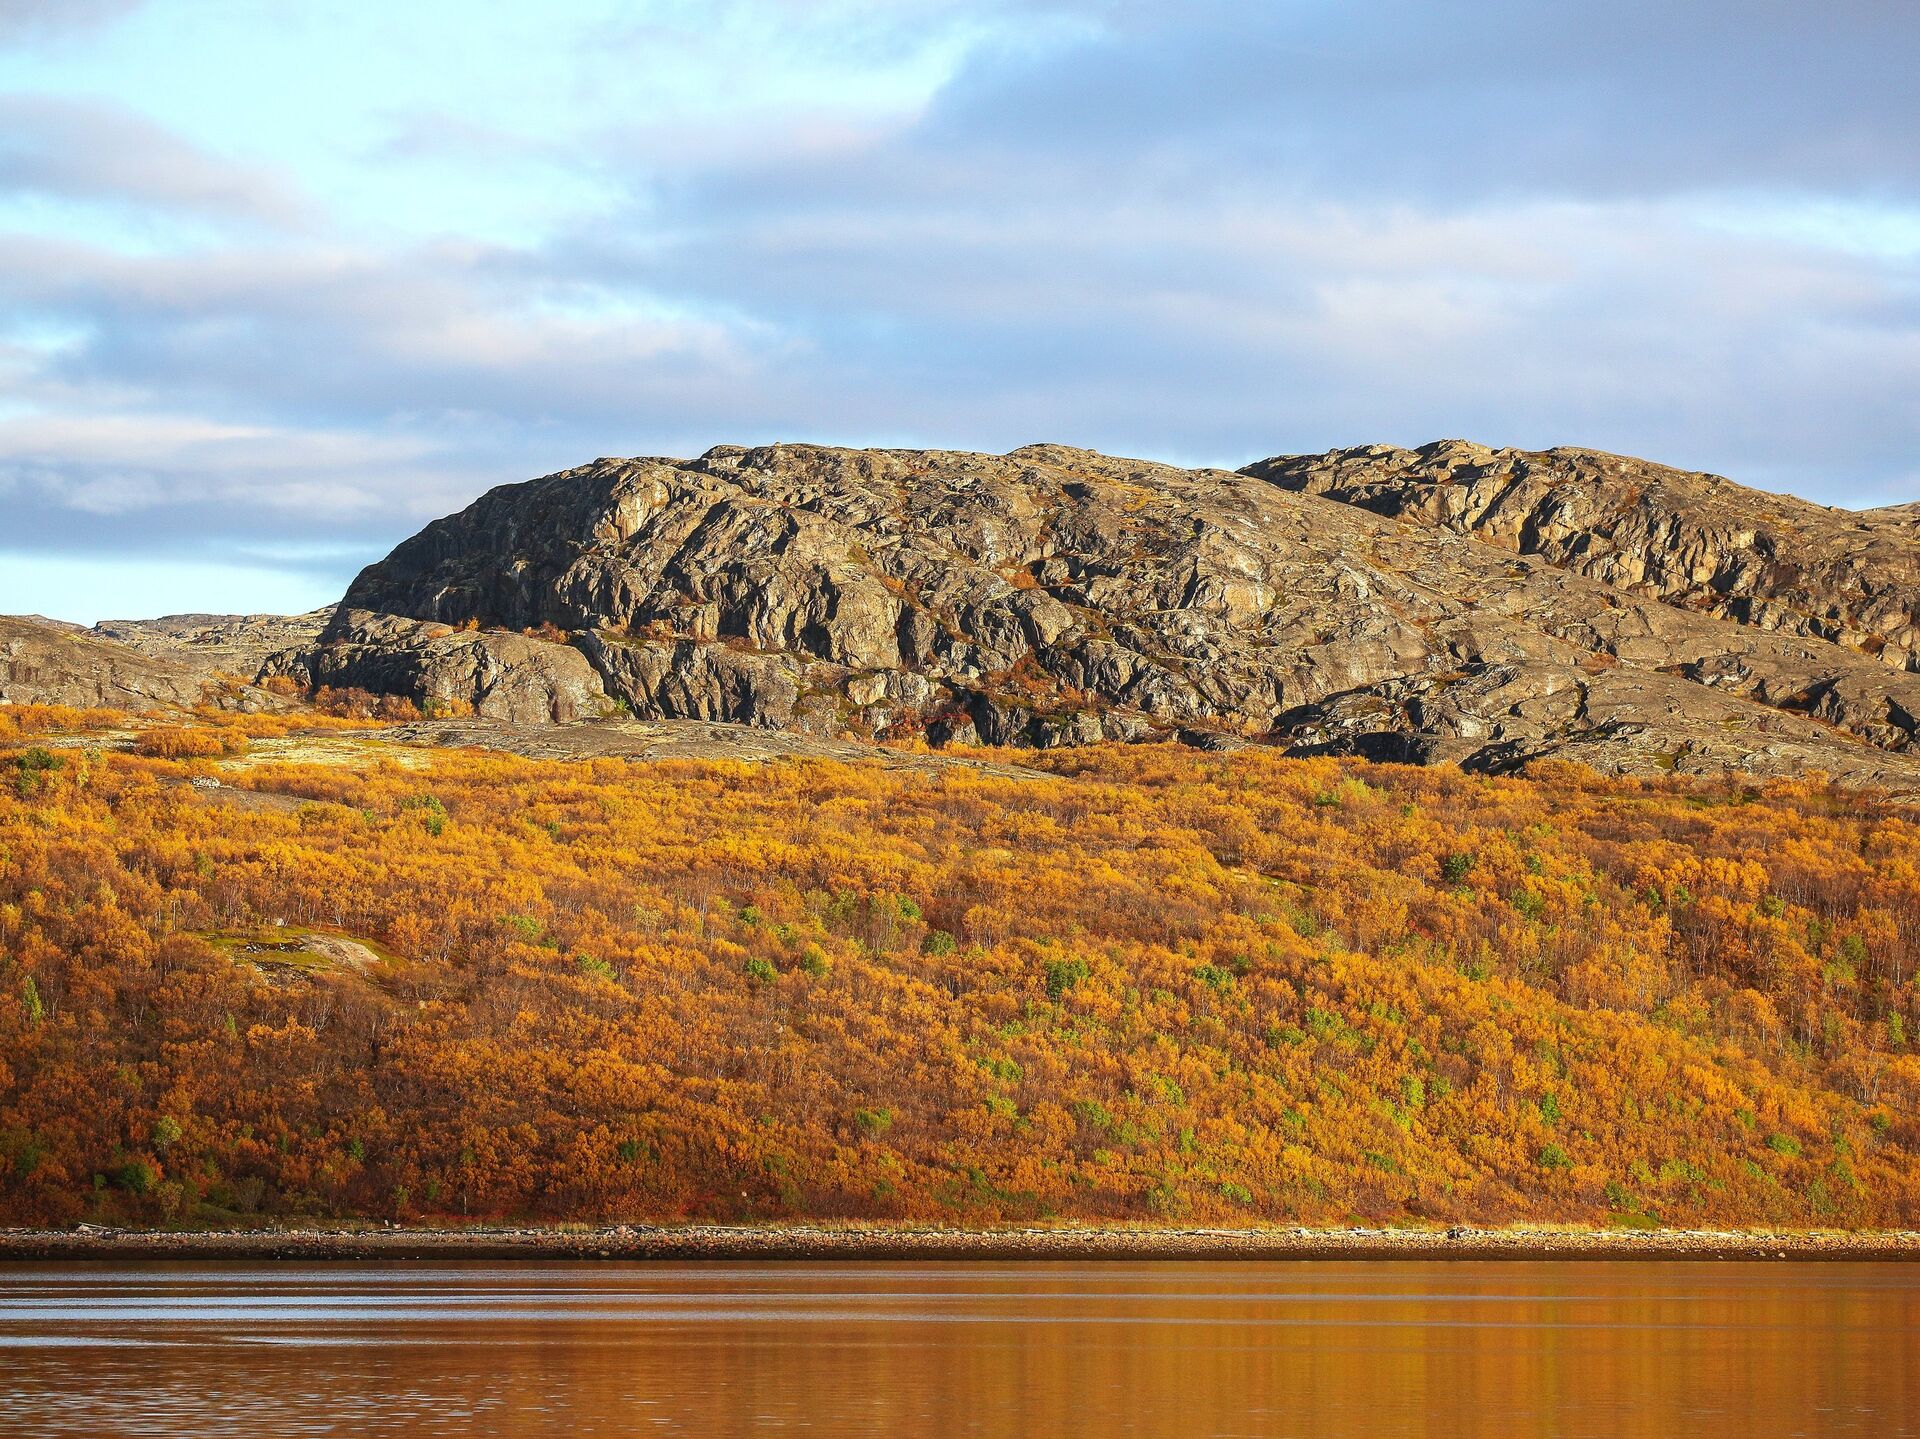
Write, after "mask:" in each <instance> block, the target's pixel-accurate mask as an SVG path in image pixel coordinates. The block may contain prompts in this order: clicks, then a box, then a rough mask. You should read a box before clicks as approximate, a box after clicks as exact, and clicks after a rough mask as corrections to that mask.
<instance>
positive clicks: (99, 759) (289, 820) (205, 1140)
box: [0, 711, 1920, 1226]
mask: <svg viewBox="0 0 1920 1439" xmlns="http://www.w3.org/2000/svg"><path fill="white" fill-rule="evenodd" d="M202 720H203V721H204V722H202V723H196V725H194V726H192V727H188V728H180V727H177V726H176V727H159V728H143V727H142V726H141V725H139V724H138V723H134V724H131V725H129V723H128V722H127V721H125V720H124V718H123V717H119V716H113V715H92V716H90V715H84V714H74V713H57V712H50V711H12V712H0V721H3V724H0V741H4V744H5V748H4V750H0V769H4V772H5V775H6V778H7V783H6V784H5V786H4V788H0V1163H3V1164H4V1169H0V1173H4V1174H5V1175H6V1182H5V1183H4V1185H0V1220H4V1221H6V1222H11V1223H28V1222H34V1223H67V1222H72V1221H75V1220H94V1221H100V1222H121V1221H128V1220H132V1221H142V1222H161V1221H165V1222H174V1223H197V1224H218V1223H235V1222H246V1223H258V1222H260V1221H261V1220H262V1219H264V1218H267V1217H271V1216H285V1215H326V1216H348V1215H358V1216H369V1217H376V1218H401V1219H411V1220H417V1221H426V1222H431V1221H433V1220H436V1219H458V1218H474V1217H482V1216H499V1215H515V1216H531V1217H544V1218H549V1219H584V1218H600V1217H615V1218H624V1219H642V1218H676V1217H709V1218H722V1219H774V1218H781V1217H794V1216H814V1217H844V1216H855V1217H873V1218H910V1219H915V1220H929V1219H931V1220H942V1221H947V1222H952V1223H984V1222H992V1221H997V1220H1009V1219H1018V1220H1026V1219H1036V1218H1037V1219H1045V1218H1049V1217H1053V1218H1077V1219H1087V1220H1143V1221H1146V1220H1176V1219H1179V1220H1194V1221H1206V1222H1217V1223H1226V1224H1237V1223H1247V1222H1258V1221H1280V1220H1285V1221H1289V1222H1293V1221H1300V1222H1310V1223H1339V1222H1344V1221H1347V1220H1350V1219H1353V1218H1356V1217H1357V1218H1361V1219H1365V1220H1369V1221H1381V1220H1385V1221H1402V1220H1430V1221H1453V1220H1462V1221H1471V1222H1479V1223H1489V1222H1501V1221H1509V1220H1516V1219H1531V1220H1541V1221H1582V1222H1591V1223H1599V1224H1605V1223H1614V1224H1627V1225H1650V1224H1654V1223H1665V1224H1676V1225H1703V1224H1782V1225H1801V1226H1804V1225H1823V1226H1880V1225H1891V1224H1908V1225H1910V1224H1912V1223H1913V1222H1914V1221H1915V1220H1916V1219H1920V1163H1916V1160H1917V1159H1920V1121H1917V1120H1916V1117H1915V1116H1916V1114H1920V1107H1917V1103H1916V1102H1917V1101H1920V1057H1917V1056H1916V1055H1915V1053H1914V1048H1913V1036H1914V1033H1915V1030H1914V1026H1915V1024H1916V1022H1920V1012H1917V1010H1916V998H1915V994H1914V973H1915V963H1916V959H1917V958H1920V955H1917V954H1916V946H1917V945H1920V939H1917V938H1916V936H1917V935H1920V924H1917V923H1916V920H1917V919H1920V829H1917V828H1916V827H1915V825H1914V823H1913V821H1912V818H1911V812H1910V811H1908V810H1906V809H1904V808H1902V807H1898V806H1895V805H1892V804H1889V803H1888V802H1886V801H1885V800H1882V799H1876V798H1872V797H1868V796H1863V795H1860V794H1850V793H1847V792H1844V791H1839V790H1834V789H1830V788H1828V787H1826V786H1824V785H1821V784H1817V783H1806V782H1791V781H1776V782H1773V783H1770V784H1767V785H1764V786H1760V785H1748V784H1742V783H1737V782H1716V783H1702V782H1689V781H1686V780H1684V779H1681V778H1678V777H1673V776H1666V777H1661V778H1658V779H1652V780H1633V779H1618V778H1607V777H1603V776H1600V775H1597V774H1595V773H1594V772H1592V771H1590V770H1584V769H1581V768H1578V767H1575V766H1570V765H1551V764H1550V765H1545V766H1541V767H1537V768H1536V769H1535V770H1534V771H1533V774H1532V778H1531V779H1530V780H1525V781H1523V780H1516V779H1505V778H1497V777H1489V776H1485V775H1470V774H1463V773H1461V772H1460V771H1458V770H1456V769H1453V768H1450V767H1444V766H1441V767H1429V768H1415V767H1408V766H1398V765H1380V764H1370V763H1366V762H1362V761H1355V760H1336V759H1332V758H1319V759H1308V760H1299V759H1287V758H1284V757H1282V756H1280V755H1279V754H1278V753H1277V752H1275V751H1274V750H1272V749H1268V748H1263V747H1258V746H1255V747H1248V748H1244V749H1241V750H1239V751H1236V752H1233V753H1225V754H1221V753H1208V752H1204V751H1199V750H1196V749H1193V748H1191V747H1185V746H1180V745H1174V744H1159V745H1133V746H1123V745H1100V746H1093V747H1088V748H1081V749H1053V750H1046V751H1040V752H1032V751H1027V752H1008V751H1002V752H999V753H987V754H955V755H953V756H952V759H951V760H943V759H940V758H939V757H937V756H935V757H932V758H931V759H929V760H928V762H926V763H916V764H913V765H904V764H903V765H895V766H892V767H884V766H882V765H880V764H877V763H873V762H866V761H862V762H853V763H849V762H844V761H840V760H836V759H829V758H812V757H804V756H802V757H785V758H782V757H770V758H768V759H766V760H764V761H763V762H759V763H743V762H738V761H710V760H683V759H656V760H652V761H636V760H631V759H616V758H600V759H586V760H572V761H550V760H531V759H524V758H519V757H515V756H507V755H500V754H489V753H484V752H478V751H470V750H462V751H445V750H443V751H432V750H423V749H420V748H417V747H413V746H409V745H403V744H398V743H394V742H391V741H389V740H388V739H386V738H384V737H383V736H384V735H385V733H386V732H385V731H378V730H376V731H365V730H360V731H356V730H354V729H352V728H349V727H343V725H342V724H341V722H337V721H336V722H333V724H332V726H331V727H330V728H329V729H327V730H325V731H323V732H313V733H307V732H304V731H303V730H302V727H301V722H300V721H299V720H298V719H297V718H293V717H287V716H245V715H234V714H219V713H217V712H214V711H206V712H204V714H203V716H202ZM249 736H250V737H251V738H249ZM142 751H144V753H143V752H142ZM907 753H912V752H907ZM165 755H175V756H198V757H194V758H163V757H160V756H165ZM974 760H984V761H988V762H989V763H988V764H985V765H982V764H976V763H962V762H955V761H974ZM216 781H217V782H216Z"/></svg>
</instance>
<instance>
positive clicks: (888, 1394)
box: [0, 1262, 1920, 1439]
mask: <svg viewBox="0 0 1920 1439" xmlns="http://www.w3.org/2000/svg"><path fill="white" fill-rule="evenodd" d="M1917 1335H1920V1266H1900V1265H1877V1264H1661V1263H1604V1264H1570V1263H1569V1264H1540V1263H1477V1262H1476V1263H1455V1264H1437V1263H1436V1264H1428V1263H1400V1262H1371V1263H1213V1264H1186V1263H1181V1264H1152V1263H1097V1264H1096V1263H1085V1264H1083V1263H1035V1264H1023V1265H1006V1264H987V1263H980V1264H958V1263H954V1264H938V1265H928V1264H835V1265H824V1264H821V1265H816V1264H807V1265H799V1264H782V1265H777V1266H767V1265H754V1264H699V1265H693V1264H687V1265H639V1264H602V1265H598V1266H591V1265H560V1264H539V1265H515V1266H506V1265H492V1264H406V1265H388V1266H378V1267H376V1266H347V1265H334V1266H299V1267H292V1266H280V1267H267V1266H221V1265H128V1266H109V1265H75V1266H68V1267H66V1268H63V1269H54V1268H51V1267H34V1268H7V1269H0V1433H5V1434H9V1435H12V1434H29V1435H35V1436H57V1435H87V1436H103V1435H149V1434H151V1435H169V1436H183V1435H228V1434H232V1435H247V1436H255V1435H275V1436H283V1435H334V1434H341V1435H347V1434H351V1435H382V1434H394V1435H407V1436H431V1435H460V1436H479V1435H486V1436H493V1435H500V1436H521V1435H546V1434H554V1435H559V1434H566V1435H581V1436H587V1435H615V1434H618V1435H631V1434H641V1435H644V1434H661V1435H694V1436H702V1439H706V1436H724V1435H734V1434H805V1435H827V1436H841V1435H850V1436H864V1435H875V1436H887V1439H944V1436H961V1435H981V1436H989V1435H990V1436H1000V1435H1023V1436H1024V1435H1032V1436H1045V1439H1055V1436H1075V1435H1086V1436H1095V1435H1099V1436H1105V1435H1139V1436H1168V1439H1174V1436H1178V1439H1207V1436H1239V1435H1301V1436H1314V1439H1329V1436H1331V1439H1339V1436H1347V1435H1355V1436H1358V1435H1366V1436H1370V1439H1371V1436H1381V1435H1394V1434H1418V1435H1434V1436H1440V1435H1446V1436H1453V1435H1476V1434H1486V1435H1500V1436H1525V1435H1554V1436H1562V1439H1576V1436H1585V1435H1592V1436H1596V1439H1601V1436H1604V1439H1631V1436H1636V1435H1647V1436H1653V1435H1659V1436H1663V1439H1664V1436H1672V1435H1684V1436H1686V1439H1717V1436H1722V1435H1733V1436H1739V1439H1767V1436H1774V1435H1848V1434H1858V1435H1872V1436H1876V1439H1895V1436H1900V1435H1909V1434H1920V1417H1916V1411H1917V1410H1920V1339H1917V1338H1916V1336H1917Z"/></svg>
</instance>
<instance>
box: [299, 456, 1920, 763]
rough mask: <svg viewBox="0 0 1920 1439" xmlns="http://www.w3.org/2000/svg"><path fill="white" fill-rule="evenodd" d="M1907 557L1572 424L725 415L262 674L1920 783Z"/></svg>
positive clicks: (523, 712)
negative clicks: (1244, 443) (1084, 445)
mask: <svg viewBox="0 0 1920 1439" xmlns="http://www.w3.org/2000/svg"><path fill="white" fill-rule="evenodd" d="M1476 456H1477V457H1480V458H1479V459H1473V457H1476ZM1470 460H1471V461H1472V463H1469V461H1470ZM1503 467H1504V468H1503ZM1509 471H1513V472H1514V473H1515V474H1519V473H1520V472H1522V471H1524V475H1523V476H1522V477H1521V478H1520V479H1514V478H1513V476H1512V475H1510V474H1509ZM1363 482H1364V483H1363ZM1369 486H1371V487H1369ZM1496 493H1497V494H1499V495H1503V496H1505V499H1504V500H1502V501H1500V502H1496V501H1495V500H1494V499H1493V498H1490V496H1493V495H1494V494H1496ZM1436 494H1437V495H1443V496H1444V497H1445V499H1444V503H1443V502H1442V501H1440V500H1435V499H1432V498H1431V496H1433V495H1436ZM1383 495H1385V496H1386V498H1383ZM1389 500H1391V503H1389ZM1379 508H1385V509H1389V510H1391V512H1392V517H1391V518H1386V517H1382V516H1381V515H1378V514H1375V513H1372V510H1373V509H1379ZM1815 516H1817V517H1818V520H1819V523H1818V524H1817V525H1816V524H1815V523H1814V517H1815ZM1769 517H1771V518H1769ZM1767 525H1771V526H1772V528H1770V529H1769V528H1766V526H1767ZM1456 531H1460V532H1456ZM1492 540H1500V541H1501V543H1492V542H1489V541H1492ZM1508 540H1511V543H1508V542H1507V541H1508ZM1856 540H1857V545H1856V544H1855V541H1856ZM1850 546H1853V547H1852V548H1850ZM1916 573H1920V544H1917V543H1916V540H1915V538H1914V533H1913V530H1912V527H1911V526H1910V525H1908V524H1906V523H1904V522H1901V521H1899V520H1898V519H1897V517H1881V518H1877V519H1876V518H1872V517H1843V516H1840V515H1837V514H1836V513H1834V512H1830V511H1824V510H1820V509H1819V507H1817V506H1812V505H1807V504H1805V503H1804V502H1800V501H1787V500H1781V499H1778V498H1776V497H1769V496H1762V495H1759V494H1758V492H1755V491H1748V490H1742V489H1741V488H1740V487H1739V486H1736V485H1732V484H1731V483H1730V482H1727V481H1718V480H1713V481H1710V480H1708V479H1707V478H1705V477H1698V476H1693V477H1687V476H1680V475H1678V474H1677V472H1673V471H1667V470H1663V469H1661V468H1660V467H1659V466H1652V465H1647V464H1645V463H1643V462H1641V461H1635V460H1622V459H1618V458H1616V457H1599V456H1592V455H1588V454H1585V453H1584V452H1581V453H1578V454H1574V453H1572V452H1555V454H1554V455H1553V456H1533V457H1525V456H1518V454H1517V452H1511V451H1500V452H1494V451H1482V450H1478V449H1476V448H1474V447H1463V446H1452V447H1449V446H1429V447H1427V448H1426V449H1425V450H1421V451H1391V452H1389V451H1378V450H1368V451H1336V452H1334V453H1333V454H1331V455H1328V456H1318V457H1305V458H1294V459H1290V460H1286V461H1270V462H1267V463H1266V464H1263V465H1260V466H1255V467H1252V468H1251V469H1250V471H1249V472H1247V473H1243V474H1230V473H1226V472H1223V471H1204V470H1203V471H1191V470H1179V469H1174V468H1170V467H1168V466H1164V465H1155V464H1149V463H1146V462H1142V461H1136V460H1124V459H1115V458H1111V457H1108V456H1103V455H1096V454H1092V453H1090V452H1087V451H1083V450H1071V449H1065V448H1062V447H1059V446H1044V445H1041V446H1030V447H1028V448H1025V449H1021V450H1016V451H1014V452H1012V453H1011V454H1008V455H979V454H967V453H958V452H940V451H904V450H886V451H877V450H875V451H866V450H833V449H824V448H818V447H812V446H805V445H779V446H769V447H764V448H760V449H751V450H747V449H740V448H738V447H729V446H722V447H719V448H716V449H714V450H711V451H709V452H708V453H707V454H705V455H703V456H702V457H700V458H699V459H697V460H691V461H681V460H664V459H639V460H601V461H596V462H595V463H593V464H591V465H587V466H584V467H582V468H580V469H576V470H569V471H566V472H564V473H561V474H556V475H550V476H547V477H546V478H544V479H539V480H534V481H529V482H527V483H525V484H518V485H508V486H503V487H501V488H499V489H496V490H493V491H491V492H489V493H488V494H487V495H485V496H483V497H482V498H481V499H479V500H477V501H475V502H474V504H473V505H471V506H469V507H468V508H467V509H466V510H463V511H462V512H460V513H459V514H457V515H453V516H449V517H448V518H446V519H443V520H439V521H436V522H434V523H433V524H431V525H429V526H427V527H426V529H424V530H423V531H421V533H420V534H418V535H416V536H415V537H413V538H412V539H410V540H407V541H406V542H405V543H403V544H401V545H400V546H399V547H398V548H397V549H396V550H394V552H393V553H392V554H391V555H390V556H388V557H387V558H386V559H385V560H383V561H381V562H379V563H378V564H375V565H372V566H370V567H368V569H367V570H365V571H364V572H363V573H362V574H361V575H360V577H359V578H358V579H357V580H356V581H355V582H354V583H353V585H352V586H351V587H350V589H349V590H348V592H347V595H346V597H345V599H344V601H343V602H342V604H341V606H340V608H339V609H338V611H337V612H336V613H335V615H334V617H333V619H332V622H331V623H330V625H329V626H328V628H327V631H326V633H325V635H324V636H323V638H322V642H321V643H320V644H319V645H318V646H315V647H311V648H307V649H302V650H298V651H294V652H289V653H287V654H284V655H282V656H279V657H278V658H276V659H275V660H273V661H270V662H269V666H268V672H269V673H274V674H279V675H281V676H283V677H289V678H291V679H293V680H294V681H295V682H297V683H299V684H301V685H304V686H306V687H308V688H310V689H311V688H321V687H326V688H334V689H364V690H368V691H370V692H373V693H379V694H391V695H401V696H404V697H406V698H407V699H408V700H409V701H410V702H412V703H415V704H417V705H419V706H421V707H423V708H426V709H428V710H430V711H431V710H436V709H437V710H441V711H448V712H462V711H466V710H469V709H472V710H477V711H478V713H479V714H480V715H482V716H483V717H497V718H502V719H506V720H510V721H513V722H519V723H525V722H536V721H541V720H569V719H576V718H584V717H591V716H593V715H596V714H602V713H606V712H609V711H611V710H615V709H619V710H624V711H626V712H628V713H631V714H633V715H635V716H638V717H643V718H695V719H715V720H729V721H739V722H744V723H749V724H755V725H762V726H769V727H774V728H780V729H786V730H793V731H798V732H804V733H812V734H820V735H834V736H848V735H850V736H855V737H862V736H876V735H877V736H881V737H886V738H894V739H899V738H907V737H913V736H921V735H924V736H925V737H926V738H927V739H928V740H930V741H931V742H933V743H935V744H946V743H960V744H967V743H981V742H984V743H991V744H1008V745H1023V746H1037V747H1051V746H1057V745H1073V744H1085V743H1091V742H1096V741H1099V740H1102V739H1122V740H1141V739H1151V738H1166V737H1174V736H1180V737H1183V738H1186V739H1188V740H1189V741H1190V742H1195V743H1205V744H1211V745H1221V744H1229V743H1236V742H1239V741H1243V740H1249V741H1259V742H1264V743H1270V744H1274V745H1278V746H1281V747H1283V748H1286V749H1288V750H1289V751H1291V752H1294V753H1316V752H1324V753H1348V754H1359V755H1365V756H1370V757H1374V758H1381V759H1392V760H1400V761H1414V762H1432V761H1452V762H1456V763H1459V764H1461V765H1463V766H1465V767H1467V768H1470V769H1478V770H1488V771H1494V772H1502V773H1504V772H1513V771H1517V770H1520V769H1523V768H1524V767H1525V766H1526V765H1527V764H1529V763H1531V762H1533V761H1535V760H1539V759H1543V758H1569V759H1577V760H1580V761H1582V762H1584V763H1587V764H1590V765H1592V766H1595V767H1597V768H1600V769H1603V770H1607V771H1610V772H1616V773H1626V774H1639V775H1655V774H1659V773H1665V772H1672V771H1678V772H1681V773H1701V774H1718V773H1724V772H1726V771H1728V770H1744V771H1746V772H1749V773H1754V774H1760V775H1781V776H1791V775H1799V774H1804V773H1807V772H1809V771H1812V770H1823V771H1826V772H1828V773H1830V774H1832V775H1834V776H1835V777H1837V778H1839V779H1842V780H1844V781H1846V782H1848V783H1852V784H1861V785H1872V786H1875V787H1879V788H1883V789H1886V790H1889V791H1891V792H1894V793H1898V794H1903V795H1915V794H1920V762H1917V761H1916V759H1915V757H1914V755H1913V754H1912V753H1910V750H1911V747H1912V742H1913V733H1914V726H1915V723H1916V718H1915V717H1916V716H1920V674H1913V673H1909V672H1908V670H1907V669H1906V668H1905V667H1904V658H1903V657H1904V656H1906V654H1907V649H1906V646H1907V645H1908V644H1909V643H1910V641H1911V637H1912V635H1913V633H1914V630H1913V626H1912V623H1911V620H1912V615H1911V611H1912V607H1913V600H1914V590H1913V586H1912V584H1910V583H1909V577H1910V576H1912V575H1914V574H1916ZM1903 615H1904V616H1906V618H1904V619H1903V618H1902V616H1903Z"/></svg>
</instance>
